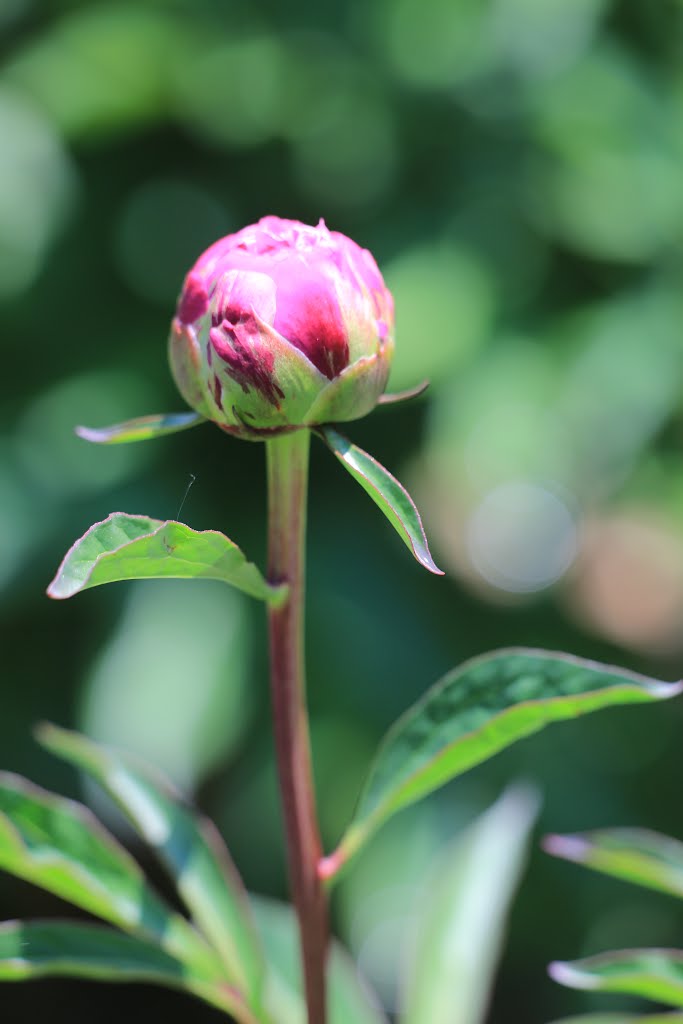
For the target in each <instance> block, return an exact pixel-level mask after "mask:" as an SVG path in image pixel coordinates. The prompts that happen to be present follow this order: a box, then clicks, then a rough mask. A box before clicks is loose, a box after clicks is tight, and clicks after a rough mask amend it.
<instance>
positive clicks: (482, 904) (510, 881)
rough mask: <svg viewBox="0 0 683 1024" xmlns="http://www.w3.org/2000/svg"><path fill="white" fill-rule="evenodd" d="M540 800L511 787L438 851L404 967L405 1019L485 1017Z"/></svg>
mask: <svg viewBox="0 0 683 1024" xmlns="http://www.w3.org/2000/svg"><path fill="white" fill-rule="evenodd" d="M537 805H538V801H537V799H536V798H535V796H534V794H533V793H531V792H529V791H526V790H521V789H511V790H508V792H507V793H505V794H504V795H503V796H502V797H501V798H500V800H499V801H498V802H497V803H496V804H494V806H493V807H492V808H491V809H490V810H489V811H487V812H486V814H483V815H482V816H481V817H480V818H479V819H478V820H477V821H476V822H475V823H474V824H473V825H472V826H471V827H470V828H469V829H468V830H467V831H466V832H465V833H464V834H463V835H462V836H458V838H457V840H456V841H455V842H454V843H453V844H451V846H449V847H448V848H447V850H446V851H445V852H444V853H443V854H442V856H441V857H440V858H439V861H440V863H439V867H438V868H437V870H436V871H435V872H434V873H433V875H432V877H431V879H430V881H429V883H428V886H427V887H426V889H425V893H424V899H423V900H422V901H421V908H422V909H421V910H420V911H419V914H420V917H419V920H418V924H417V928H418V936H417V943H416V947H415V950H414V951H413V953H412V955H411V957H410V959H409V960H408V961H407V963H406V966H405V971H404V972H403V976H404V979H405V989H406V990H405V996H404V999H403V1000H402V1005H403V1007H404V1010H403V1013H402V1014H401V1018H400V1019H401V1022H402V1024H426V1022H428V1024H452V1022H453V1021H466V1022H467V1024H480V1022H481V1021H482V1020H483V1018H484V1016H485V1013H486V1008H487V1006H488V1002H489V997H490V993H491V988H492V985H493V977H494V973H495V968H496V964H497V961H498V956H499V953H500V949H501V945H502V938H503V932H504V929H505V921H506V918H507V912H508V908H509V906H510V901H511V899H512V895H513V893H514V891H515V889H516V888H517V884H518V882H519V877H520V874H521V870H522V866H523V863H524V861H525V859H526V850H527V844H528V839H529V833H530V831H531V828H532V827H533V823H534V820H535V818H536V809H537Z"/></svg>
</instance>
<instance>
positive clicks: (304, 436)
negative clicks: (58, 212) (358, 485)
mask: <svg viewBox="0 0 683 1024" xmlns="http://www.w3.org/2000/svg"><path fill="white" fill-rule="evenodd" d="M309 445H310V434H309V432H308V431H307V430H299V431H295V432H293V433H290V434H281V435H279V436H278V437H274V438H271V439H270V440H268V441H266V452H267V464H268V524H269V525H268V573H269V579H270V580H271V582H278V583H279V582H286V583H287V584H288V585H289V593H288V595H287V599H286V601H285V602H284V603H282V604H279V605H277V606H271V608H270V610H269V626H270V658H271V689H272V701H273V723H274V732H275V747H276V753H277V764H278V775H279V781H280V796H281V800H282V809H283V814H284V822H285V835H286V840H287V856H288V864H289V875H290V882H291V887H292V897H293V901H294V907H295V909H296V913H297V918H298V921H299V935H300V941H301V959H302V965H303V976H304V987H305V993H306V1006H307V1009H308V1024H325V1019H326V1013H325V963H326V958H327V946H328V920H327V899H326V895H325V891H324V889H323V885H322V882H321V879H320V878H319V876H318V869H317V868H318V861H319V860H320V858H321V855H322V849H321V843H320V835H319V830H318V821H317V815H316V809H315V794H314V789H313V778H312V770H311V750H310V743H309V736H308V714H307V710H306V683H305V670H304V562H305V538H306V496H307V485H308V452H309Z"/></svg>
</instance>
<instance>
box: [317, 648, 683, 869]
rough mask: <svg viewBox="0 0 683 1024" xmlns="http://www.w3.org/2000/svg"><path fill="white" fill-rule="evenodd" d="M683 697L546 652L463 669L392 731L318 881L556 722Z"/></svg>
mask: <svg viewBox="0 0 683 1024" xmlns="http://www.w3.org/2000/svg"><path fill="white" fill-rule="evenodd" d="M682 691H683V684H680V683H663V682H659V681H657V680H654V679H648V678H646V677H644V676H639V675H636V674H635V673H633V672H628V671H626V670H625V669H619V668H613V667H611V666H607V665H599V664H598V663H596V662H593V661H585V660H583V659H581V658H573V657H570V656H569V655H567V654H555V653H551V652H547V651H535V650H526V649H523V648H510V649H508V650H501V651H494V652H493V653H491V654H485V655H482V656H481V657H478V658H473V659H472V660H471V661H467V662H465V663H464V664H463V665H461V666H460V667H459V668H457V669H455V670H454V671H453V672H451V673H449V674H448V675H447V676H445V677H444V678H443V679H442V680H441V681H440V682H438V683H437V684H436V685H435V686H434V687H433V688H432V689H431V690H428V691H427V693H426V694H425V695H424V696H423V697H422V699H421V700H419V701H418V702H417V704H414V705H413V707H412V708H410V709H409V710H408V711H407V712H406V713H405V714H404V715H403V716H402V718H400V719H399V720H398V722H396V724H395V725H394V726H393V728H391V729H390V730H389V732H388V733H387V735H386V737H385V739H384V741H383V742H382V744H381V746H380V748H379V751H378V753H377V756H376V758H375V761H374V764H373V765H372V767H371V769H370V776H369V778H368V781H367V783H366V785H365V789H364V790H363V793H362V794H361V797H360V801H359V803H358V807H357V809H356V813H355V817H354V820H353V821H352V823H351V827H350V828H349V830H348V831H347V833H346V835H345V836H344V838H343V839H342V842H341V844H340V846H339V848H338V849H337V851H336V852H335V853H333V854H332V855H331V856H330V857H327V858H326V859H325V860H324V861H323V863H322V864H321V874H323V875H324V876H325V877H326V878H330V877H332V876H333V875H335V874H336V873H337V872H338V871H339V869H340V868H341V867H342V865H343V864H344V863H345V862H346V861H348V859H349V858H350V857H351V856H352V855H353V854H354V853H355V852H356V851H357V850H358V848H359V847H360V846H361V845H362V844H363V843H364V842H365V841H366V839H367V838H368V836H369V835H370V834H371V833H372V832H373V831H374V830H375V829H376V828H377V827H378V826H379V825H380V824H381V823H382V822H383V821H385V820H386V819H387V818H388V817H390V816H391V815H392V814H394V813H395V812H396V811H398V810H400V809H401V808H402V807H406V806H407V805H408V804H411V803H414V802H415V801H416V800H419V799H421V797H423V796H426V795H427V794H428V793H431V792H432V791H433V790H435V789H437V788H438V787H439V786H442V785H443V784H444V783H446V782H448V781H449V780H450V779H454V778H455V777H456V776H458V775H462V773H463V772H466V771H468V770H469V769H470V768H473V767H474V766H475V765H477V764H481V762H482V761H486V760H488V758H490V757H492V756H493V755H494V754H497V753H498V752H499V751H501V750H504V749H505V748H506V747H509V746H510V745H511V744H512V743H515V742H516V741H517V740H520V739H522V738H523V737H525V736H530V735H531V734H532V733H535V732H538V731H539V729H542V728H544V726H546V725H549V724H550V723H551V722H558V721H561V720H562V719H567V718H575V717H577V716H578V715H583V714H587V713H589V712H592V711H598V710H599V709H600V708H603V707H609V706H610V705H614V704H635V703H643V702H648V701H655V700H662V699H665V698H667V697H673V696H675V695H676V694H678V693H681V692H682Z"/></svg>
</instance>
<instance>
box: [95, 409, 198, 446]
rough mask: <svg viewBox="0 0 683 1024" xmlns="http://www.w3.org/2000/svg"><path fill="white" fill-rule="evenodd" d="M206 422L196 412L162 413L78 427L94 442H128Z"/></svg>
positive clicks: (147, 438) (174, 431)
mask: <svg viewBox="0 0 683 1024" xmlns="http://www.w3.org/2000/svg"><path fill="white" fill-rule="evenodd" d="M204 422H206V421H205V419H204V417H203V416H200V415H199V413H196V412H176V413H162V414H161V415H159V416H138V417H136V418H135V419H132V420H126V421H125V423H115V424H114V425H113V426H111V427H76V433H77V434H78V436H79V437H82V438H83V440H84V441H92V442H93V443H94V444H127V443H128V442H130V441H149V440H151V438H154V437H164V436H165V435H166V434H176V433H177V432H178V431H179V430H189V428H190V427H196V426H198V424H200V423H204Z"/></svg>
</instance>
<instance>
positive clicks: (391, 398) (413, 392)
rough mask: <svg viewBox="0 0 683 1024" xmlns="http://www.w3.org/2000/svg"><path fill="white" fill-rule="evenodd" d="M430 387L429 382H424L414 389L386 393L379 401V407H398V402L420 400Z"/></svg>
mask: <svg viewBox="0 0 683 1024" xmlns="http://www.w3.org/2000/svg"><path fill="white" fill-rule="evenodd" d="M428 387H429V381H428V380H423V381H420V383H419V384H416V385H415V387H413V388H406V389H405V391H385V392H384V394H383V395H380V397H379V398H378V399H377V404H378V405H396V403H397V402H408V401H410V399H411V398H418V397H419V396H420V395H423V394H424V393H425V391H426V390H427V388H428Z"/></svg>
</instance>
